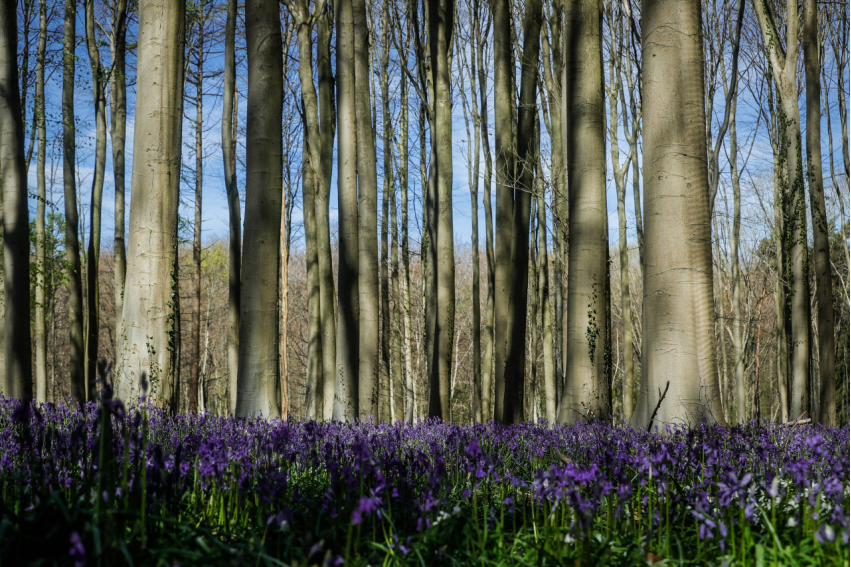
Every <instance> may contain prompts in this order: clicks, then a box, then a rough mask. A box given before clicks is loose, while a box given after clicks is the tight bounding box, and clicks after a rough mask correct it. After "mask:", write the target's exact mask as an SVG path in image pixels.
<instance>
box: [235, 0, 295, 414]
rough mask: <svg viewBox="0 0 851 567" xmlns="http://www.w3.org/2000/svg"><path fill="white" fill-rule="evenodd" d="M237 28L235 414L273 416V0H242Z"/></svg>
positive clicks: (276, 187)
mask: <svg viewBox="0 0 851 567" xmlns="http://www.w3.org/2000/svg"><path fill="white" fill-rule="evenodd" d="M245 35H246V39H247V48H248V107H247V120H248V121H247V124H246V168H245V169H246V183H245V236H244V239H245V240H244V243H245V246H244V247H243V255H242V274H241V275H242V284H241V286H242V289H241V298H240V299H241V301H242V303H241V306H240V307H241V309H242V312H241V314H240V322H239V323H240V324H239V371H238V374H237V401H236V415H237V416H238V417H257V416H258V415H261V414H262V415H264V416H266V417H276V416H278V415H280V411H281V408H280V407H279V397H278V391H277V388H278V387H279V380H278V377H279V374H278V363H279V361H278V356H279V350H278V325H279V324H280V321H279V317H278V283H279V278H278V270H279V266H280V261H281V251H280V247H279V239H280V234H281V199H282V191H281V187H282V173H281V152H282V151H283V134H282V130H281V121H282V119H283V110H282V109H283V106H282V105H283V95H282V92H283V82H284V81H283V55H282V49H283V47H282V42H283V40H282V37H281V18H280V11H279V10H278V3H277V2H275V1H274V0H249V1H248V2H246V5H245Z"/></svg>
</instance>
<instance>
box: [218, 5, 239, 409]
mask: <svg viewBox="0 0 851 567" xmlns="http://www.w3.org/2000/svg"><path fill="white" fill-rule="evenodd" d="M236 10H237V0H228V3H227V20H226V23H225V68H224V96H223V97H222V99H223V100H222V161H223V162H224V174H225V191H226V193H227V199H228V226H229V234H228V315H227V327H228V333H227V334H228V345H227V349H228V394H229V395H228V412H229V413H230V414H233V413H234V412H235V411H236V393H237V374H238V372H239V319H240V316H239V315H240V303H241V302H240V287H239V285H240V270H241V267H242V236H241V233H242V222H241V220H240V216H241V210H240V204H239V189H238V188H237V186H236V140H235V139H234V135H235V133H236V119H237V113H236V112H235V111H234V101H235V99H236V56H235V50H234V44H235V35H236V18H237V14H236Z"/></svg>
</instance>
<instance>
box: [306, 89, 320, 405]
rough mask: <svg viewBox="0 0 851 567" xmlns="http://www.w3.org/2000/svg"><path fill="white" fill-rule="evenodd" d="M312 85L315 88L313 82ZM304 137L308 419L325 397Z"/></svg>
mask: <svg viewBox="0 0 851 567" xmlns="http://www.w3.org/2000/svg"><path fill="white" fill-rule="evenodd" d="M311 88H313V86H312V83H311ZM307 139H308V137H307V136H305V137H304V140H305V141H304V151H303V152H302V153H303V156H302V185H301V194H302V203H303V206H302V211H304V241H305V249H306V250H305V255H306V256H307V388H306V393H305V412H306V414H307V418H308V419H321V417H322V415H321V411H322V408H323V407H324V406H323V403H324V398H323V397H322V396H321V395H317V394H321V391H320V390H319V380H320V379H321V374H322V334H321V333H322V331H321V328H320V323H321V321H320V311H319V310H320V305H321V303H320V296H319V265H318V263H319V262H318V260H319V259H318V256H317V253H316V200H315V199H316V197H315V191H316V186H317V185H318V183H317V182H316V177H315V172H314V171H313V170H312V169H311V166H310V162H309V157H308V156H309V155H310V149H309V147H308V142H307Z"/></svg>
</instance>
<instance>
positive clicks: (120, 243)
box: [109, 0, 127, 351]
mask: <svg viewBox="0 0 851 567" xmlns="http://www.w3.org/2000/svg"><path fill="white" fill-rule="evenodd" d="M111 32H112V33H110V34H109V49H110V54H111V58H112V70H111V71H110V73H109V137H110V140H111V141H112V176H113V184H114V189H115V209H114V215H115V227H114V237H113V245H112V253H113V256H114V263H113V281H114V287H115V319H116V321H115V328H116V332H115V336H116V351H117V350H118V348H117V347H118V343H120V338H119V337H121V334H122V332H123V325H122V322H121V317H122V312H123V310H124V280H125V278H126V276H127V249H126V246H125V244H124V233H125V230H126V226H125V221H124V185H125V184H124V175H125V166H124V149H125V147H124V145H125V140H126V137H127V61H126V58H127V0H116V2H115V6H114V9H113V13H112V30H111Z"/></svg>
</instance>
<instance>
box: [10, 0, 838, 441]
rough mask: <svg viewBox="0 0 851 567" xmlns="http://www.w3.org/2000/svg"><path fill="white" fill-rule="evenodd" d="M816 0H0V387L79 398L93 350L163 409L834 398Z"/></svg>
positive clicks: (696, 407) (543, 411) (830, 145)
mask: <svg viewBox="0 0 851 567" xmlns="http://www.w3.org/2000/svg"><path fill="white" fill-rule="evenodd" d="M847 8H848V5H847V3H844V4H843V3H838V4H836V3H831V4H823V5H819V4H818V3H817V2H815V0H804V2H803V9H801V8H800V7H799V6H798V4H797V2H796V1H793V0H788V1H787V2H785V3H783V2H769V3H757V2H747V1H746V0H741V1H740V2H738V3H721V2H718V1H717V0H703V1H702V2H701V1H698V0H690V1H689V2H687V3H686V4H683V3H682V2H678V3H676V4H674V3H673V1H672V0H662V1H660V2H649V1H648V2H645V3H643V4H642V5H641V6H638V5H633V4H631V3H630V2H628V1H626V2H622V3H621V2H617V1H615V0H605V1H604V2H602V3H598V2H591V1H590V0H580V1H578V2H573V3H563V2H562V1H561V0H524V2H522V3H521V2H516V1H515V2H512V1H511V0H494V1H493V2H482V1H481V0H458V1H457V2H456V1H455V0H423V1H422V2H419V1H415V0H411V1H401V2H388V3H373V2H367V1H366V0H335V1H334V2H333V3H332V2H329V1H327V0H283V1H282V2H278V1H275V0H245V3H244V5H240V4H238V3H237V1H236V0H193V1H191V2H179V1H178V2H174V1H169V0H138V1H135V0H82V1H79V2H78V1H77V0H64V1H62V2H59V1H55V0H18V1H14V0H2V8H0V24H2V25H0V138H2V140H0V142H2V143H0V174H1V175H2V183H3V191H2V195H3V207H2V211H3V258H4V262H3V278H4V286H3V289H4V309H3V310H2V315H3V317H4V324H3V325H2V332H3V335H4V336H3V343H4V345H5V347H4V350H3V356H4V360H3V364H0V372H2V380H0V384H2V389H1V390H0V393H2V394H4V395H11V396H14V397H18V398H21V399H35V400H37V401H39V402H43V401H51V400H52V401H59V400H62V399H66V397H67V396H70V399H71V401H72V402H82V401H85V400H93V399H95V398H96V387H95V385H94V384H95V379H96V378H97V376H98V375H99V373H101V372H102V371H99V370H98V364H97V362H98V360H99V359H101V358H106V359H109V360H112V361H114V367H113V368H112V372H113V376H114V378H113V379H114V384H115V390H116V395H118V396H120V397H122V398H123V399H125V400H133V399H138V397H139V396H140V395H142V394H143V389H144V388H143V384H142V377H143V375H144V376H147V379H148V381H149V383H150V386H149V387H148V388H149V389H148V391H147V393H146V395H147V399H148V400H149V401H150V402H152V403H155V404H157V405H159V406H161V407H164V408H167V409H168V410H169V411H172V412H178V411H188V412H197V411H201V410H205V409H210V410H212V411H215V412H217V413H220V414H233V415H236V416H239V417H249V418H251V417H257V416H259V415H263V416H266V417H284V418H285V417H287V416H301V417H304V418H308V419H332V418H333V419H341V420H351V419H362V420H363V419H368V418H370V416H372V417H373V418H375V419H382V420H395V419H404V420H406V421H412V420H413V419H415V418H416V417H426V416H429V417H440V418H443V419H447V420H453V421H461V420H464V421H471V422H486V421H489V420H491V419H494V420H496V421H497V422H501V423H520V422H523V421H527V420H535V419H538V418H546V419H547V420H548V421H549V422H551V423H553V422H559V423H568V424H570V423H575V422H577V421H582V420H590V419H606V420H608V419H612V418H614V417H615V416H620V418H621V419H624V420H626V421H629V423H630V424H631V425H632V426H633V427H647V426H648V424H649V423H651V422H656V423H683V422H686V423H696V422H698V421H700V420H707V421H710V422H713V423H719V424H727V423H735V422H737V421H741V420H743V419H751V418H757V419H759V418H761V417H768V418H771V419H774V420H779V421H784V422H786V421H789V420H795V419H799V418H801V417H808V418H812V419H813V420H814V421H818V422H820V423H823V424H825V425H829V426H833V425H837V424H840V423H847V422H848V403H847V397H848V392H849V390H848V372H849V365H848V360H849V356H848V342H849V339H848V336H849V335H848V329H849V322H848V319H849V317H848V308H849V294H848V286H849V277H848V265H849V246H848V228H849V224H848V221H847V218H848V217H847V212H846V209H845V206H846V201H845V199H847V196H848V179H849V158H848V128H847V113H848V109H847V103H846V101H847V95H848V93H847V90H846V89H847V88H848V84H849V81H848V80H847V79H848V77H847V71H848V30H847V27H848V26H847V23H848V10H847ZM60 22H61V25H59V24H60ZM80 22H82V24H83V26H82V37H81V36H80V34H79V33H78V30H77V26H78V24H79V23H80ZM78 45H79V46H80V48H81V49H83V48H85V53H86V55H87V56H88V62H89V65H88V67H89V68H88V70H87V71H85V73H86V74H85V76H84V77H81V76H78V74H77V71H78V63H79V61H78V59H80V60H81V58H80V57H79V56H78V55H77V54H76V49H77V46H78ZM31 57H32V58H34V60H35V65H34V70H33V68H32V67H33V66H32V65H31ZM672 70H677V72H672ZM54 72H55V73H56V77H57V78H56V79H52V78H51V77H53V74H54ZM60 76H61V81H60V80H59V78H58V77H60ZM85 78H88V79H90V82H88V83H87V82H86V81H85ZM136 78H138V79H140V80H137V79H136ZM142 78H144V80H141V79H142ZM51 81H53V82H51ZM54 83H55V84H54ZM60 83H61V84H60ZM80 85H84V86H85V87H86V89H87V92H88V91H90V94H91V99H90V100H89V101H87V102H89V103H91V111H90V113H91V116H92V117H93V121H94V127H93V128H92V130H93V131H94V143H93V148H92V149H91V150H88V153H87V150H86V147H85V143H84V142H82V141H81V139H80V138H81V136H80V131H81V129H82V126H81V123H80V120H79V116H78V115H77V114H75V113H76V112H77V109H76V108H75V102H78V99H79V96H77V94H76V93H77V92H78V91H76V90H75V88H76V87H78V86H80ZM128 88H129V89H130V91H131V92H130V95H131V96H128ZM33 92H34V96H33ZM52 93H57V94H61V96H58V97H52V98H54V99H59V100H60V102H59V105H58V106H59V107H60V112H50V113H48V111H47V110H48V106H50V107H51V108H54V107H55V106H56V104H55V103H53V104H51V105H49V104H48V98H50V97H49V96H48V94H52ZM134 93H135V96H132V95H133V94H134ZM802 94H803V95H804V96H803V98H802V96H801V95H802ZM211 97H213V98H215V102H214V103H213V104H210V100H211ZM130 99H132V103H133V107H134V108H129V107H130V103H129V102H128V101H129V100H130ZM219 101H220V102H219ZM241 104H242V105H244V108H242V109H241V108H240V105H241ZM837 107H838V110H837ZM210 108H212V109H213V111H219V110H220V111H221V118H220V119H218V123H217V122H216V120H215V119H213V118H212V117H211V115H212V112H213V111H211V110H209V109H210ZM459 108H460V109H461V111H462V112H461V113H460V114H461V116H459V113H458V109H459ZM802 109H803V114H804V121H802V120H801V114H802ZM132 111H135V120H134V123H133V136H134V139H133V146H132V147H133V152H132V155H131V157H132V159H131V161H130V163H131V164H132V165H131V175H130V178H131V181H130V183H131V193H130V207H129V214H128V215H127V217H128V218H127V220H128V221H129V223H127V222H125V209H126V205H125V187H126V180H125V175H126V166H125V160H126V157H127V154H128V152H127V148H126V132H127V114H128V112H132ZM832 112H836V114H838V116H839V128H838V130H839V132H840V138H841V146H840V147H838V148H835V147H834V134H833V131H832V130H833V128H834V127H835V126H836V124H835V123H834V120H833V118H832V115H831V113H832ZM459 118H460V119H461V120H463V127H464V128H465V130H464V132H465V133H466V138H465V139H462V140H461V141H460V142H459V140H458V139H457V132H458V131H459V126H460V125H461V124H462V123H461V122H460V121H459ZM823 124H824V125H825V126H826V129H827V134H826V136H825V135H824V134H823V132H822V125H823ZM214 127H217V128H220V135H219V136H217V141H216V143H215V144H211V143H210V142H209V138H210V137H211V136H215V134H214V133H212V132H213V130H212V129H213V128H214ZM184 130H187V131H189V132H191V133H192V137H191V138H189V137H188V136H185V135H184ZM49 132H55V137H54V138H53V139H52V142H51V144H48V133H49ZM825 145H827V147H826V148H823V146H825ZM60 148H61V149H60ZM110 149H111V157H110V163H111V166H112V170H111V171H112V181H111V184H112V186H113V188H114V195H115V201H114V207H113V210H114V219H115V223H114V226H115V230H114V235H113V239H112V241H113V242H112V250H111V252H105V253H104V254H102V248H103V247H102V245H101V224H102V215H103V213H102V209H103V189H104V185H105V181H106V177H107V173H108V170H107V167H106V165H107V160H108V155H107V154H108V153H109V150H110ZM607 150H608V153H607ZM835 150H836V151H839V152H840V153H841V158H842V161H841V163H838V164H837V163H835V162H839V159H836V158H835V154H836V153H837V152H836V151H835ZM459 151H460V153H461V154H462V155H463V156H464V158H465V162H466V165H467V171H466V173H467V176H466V185H467V189H468V190H469V198H470V203H471V205H470V206H471V210H472V212H473V214H472V234H471V240H472V241H471V243H470V246H469V248H467V247H466V245H459V244H458V243H457V242H456V234H455V227H454V225H453V222H454V218H453V212H454V207H455V206H456V205H457V190H456V185H457V181H458V178H457V177H456V176H455V173H456V171H454V169H453V168H454V165H455V160H454V158H455V157H456V156H457V155H458V153H459ZM81 153H82V154H85V157H84V158H83V159H87V160H88V161H89V162H90V163H91V164H92V165H93V167H92V172H91V174H90V175H88V176H86V177H85V181H86V182H87V183H90V185H91V187H90V190H89V203H88V204H85V203H84V202H83V201H84V199H83V196H84V193H83V191H82V188H81V185H82V184H83V181H84V179H83V176H82V175H81V170H80V161H81ZM760 154H762V155H760ZM33 156H35V158H36V160H35V167H36V188H35V191H33V190H31V189H30V188H29V176H28V171H29V167H30V163H31V161H32V158H33ZM60 156H61V162H62V167H61V174H60V168H59V166H58V162H59V161H60ZM219 159H220V161H219ZM760 159H761V160H762V164H763V165H762V167H759V165H754V164H755V163H757V162H759V160H760ZM48 161H49V162H50V171H49V175H48V168H47V164H48ZM210 162H216V163H217V165H218V164H220V165H218V167H220V168H221V170H222V171H221V174H222V175H223V180H224V188H225V193H226V200H227V206H228V218H229V229H230V231H229V235H228V237H227V239H226V241H219V242H214V243H207V246H205V245H204V243H203V242H202V223H203V215H202V194H203V190H204V187H205V175H204V173H205V164H209V163H210ZM55 164H56V165H55ZM456 169H457V168H456ZM60 178H61V183H62V187H63V191H62V196H63V199H62V200H63V203H64V206H61V207H60V206H59V205H58V204H57V201H58V200H54V195H53V189H54V184H58V183H59V179H60ZM206 179H209V174H208V175H207V176H206ZM335 182H336V187H332V186H333V185H334V183H335ZM379 185H381V191H380V192H379ZM628 186H629V187H630V188H631V191H632V194H633V202H632V203H628V202H627V187H628ZM610 187H612V188H613V189H614V193H615V198H616V201H617V226H616V227H615V226H613V227H610V226H609V219H608V210H607V197H606V193H607V189H608V188H610ZM334 190H335V192H336V202H337V220H336V224H334V223H332V221H331V218H332V217H331V202H332V196H333V195H334ZM480 192H481V193H482V199H481V205H482V206H483V208H484V220H485V242H484V244H483V245H482V244H481V243H480V242H479V236H480V231H479V226H478V222H479V216H478V211H479V206H480V197H479V193H480ZM187 194H188V195H194V200H193V202H192V203H191V212H192V215H191V217H189V216H183V215H182V214H181V210H186V209H189V208H190V204H189V202H188V201H187V200H186V195H187ZM29 198H33V199H34V200H35V207H36V211H35V215H34V217H35V218H34V220H31V218H30V217H31V214H30V211H29V210H28V199H29ZM243 198H244V204H243ZM453 200H455V202H454V201H453ZM492 200H495V202H492ZM630 207H631V208H632V211H629V208H630ZM297 210H300V212H301V215H300V216H301V222H295V221H294V211H297ZM86 212H87V213H88V215H86V214H84V213H86ZM630 212H631V213H632V217H633V218H631V219H630V218H629V216H630ZM128 225H129V230H127V228H128ZM86 229H87V230H86ZM610 231H611V232H612V233H616V234H617V237H616V238H615V239H610V236H609V235H610ZM610 240H613V241H612V242H610ZM83 250H85V253H83ZM482 263H484V269H482V266H481V264H482ZM483 288H484V289H483ZM57 323H58V324H59V327H57ZM217 323H218V324H217ZM60 359H61V362H60ZM837 391H839V392H840V393H841V395H840V396H837ZM663 392H664V393H663Z"/></svg>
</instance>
